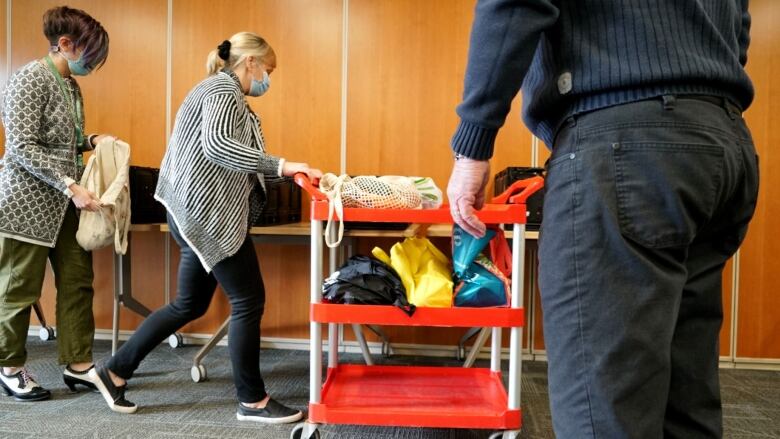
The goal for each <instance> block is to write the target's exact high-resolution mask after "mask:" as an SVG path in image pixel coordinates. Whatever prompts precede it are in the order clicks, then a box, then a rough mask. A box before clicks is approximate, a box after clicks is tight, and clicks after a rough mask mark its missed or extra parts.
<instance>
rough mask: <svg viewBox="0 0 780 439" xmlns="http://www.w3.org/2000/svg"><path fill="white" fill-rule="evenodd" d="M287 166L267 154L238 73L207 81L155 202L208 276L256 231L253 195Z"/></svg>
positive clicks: (178, 131) (181, 115)
mask: <svg viewBox="0 0 780 439" xmlns="http://www.w3.org/2000/svg"><path fill="white" fill-rule="evenodd" d="M282 160H283V159H279V158H277V157H273V156H271V155H268V154H266V153H265V147H264V140H263V133H262V129H261V128H260V120H259V119H258V118H257V116H256V115H255V114H254V113H253V112H252V110H251V109H250V108H249V106H248V105H247V103H246V98H245V97H244V93H243V92H242V90H241V86H240V83H239V82H238V77H237V76H236V75H235V74H234V73H233V72H230V71H224V72H220V73H217V74H216V75H213V76H210V77H208V78H206V79H205V80H203V81H202V82H201V83H200V84H198V85H197V86H195V88H194V89H192V90H191V91H190V93H189V94H188V95H187V97H186V98H185V99H184V103H182V105H181V108H179V112H178V113H177V115H176V122H175V124H174V127H173V134H172V136H171V140H170V143H169V144H168V149H167V151H166V152H165V157H164V158H163V162H162V167H161V169H160V179H159V181H158V183H157V190H156V193H155V198H156V199H157V200H159V201H160V202H161V203H162V204H163V205H164V206H165V207H166V209H167V210H168V212H169V213H170V214H171V216H172V217H173V219H174V221H175V222H176V226H177V227H178V229H179V232H181V235H182V237H183V238H184V239H185V241H187V244H188V245H189V246H190V247H191V248H192V249H193V251H194V252H195V253H196V254H197V255H198V258H200V261H201V263H202V264H203V267H204V268H205V269H206V271H207V272H210V271H211V269H212V268H213V267H214V265H216V264H217V263H218V262H219V261H221V260H223V259H225V258H228V257H230V256H232V255H234V254H236V252H238V249H239V248H240V247H241V244H242V243H243V242H244V239H245V238H246V235H247V231H248V228H249V195H250V192H251V191H252V189H253V187H254V185H255V183H256V182H257V180H258V178H259V179H260V182H261V183H263V175H264V174H268V175H277V174H279V173H280V170H281V164H282V163H283V162H282Z"/></svg>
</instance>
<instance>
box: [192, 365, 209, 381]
mask: <svg viewBox="0 0 780 439" xmlns="http://www.w3.org/2000/svg"><path fill="white" fill-rule="evenodd" d="M190 376H191V377H192V381H195V382H196V383H202V382H204V381H206V379H208V374H207V373H206V366H204V365H202V364H198V365H197V366H192V368H191V369H190Z"/></svg>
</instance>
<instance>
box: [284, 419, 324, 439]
mask: <svg viewBox="0 0 780 439" xmlns="http://www.w3.org/2000/svg"><path fill="white" fill-rule="evenodd" d="M312 429H313V430H312ZM304 430H308V431H309V433H308V436H304V434H307V433H306V431H304ZM290 439H320V431H319V430H317V427H315V426H314V425H311V424H310V425H307V424H306V423H305V422H303V423H300V424H298V425H296V426H295V427H293V430H292V432H291V433H290Z"/></svg>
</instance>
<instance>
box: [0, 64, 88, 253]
mask: <svg viewBox="0 0 780 439" xmlns="http://www.w3.org/2000/svg"><path fill="white" fill-rule="evenodd" d="M64 79H65V84H66V87H67V88H68V91H69V93H70V94H71V100H72V99H74V98H75V99H78V100H79V101H81V99H82V97H81V89H80V88H79V86H78V84H77V83H76V81H75V80H73V79H72V78H64ZM2 118H3V125H4V126H5V137H6V143H5V156H4V157H3V160H2V163H0V164H2V165H3V166H2V168H0V236H2V237H8V238H12V239H16V240H19V241H24V242H29V243H33V244H38V245H43V246H47V247H54V244H55V243H56V242H57V236H58V234H59V231H60V227H61V226H62V221H63V218H64V217H65V211H66V209H67V208H68V204H69V203H70V200H69V199H68V197H67V196H66V195H65V193H64V191H65V189H66V188H67V186H66V183H65V181H66V180H67V179H73V180H75V181H78V180H79V176H80V174H81V171H82V169H81V168H80V166H78V164H77V163H76V157H77V154H78V151H82V150H85V149H89V141H88V140H85V141H84V144H83V145H78V146H77V145H76V139H77V135H76V129H75V127H74V124H73V116H72V110H71V103H70V102H68V100H66V99H65V97H64V96H63V95H62V92H61V90H60V88H59V85H58V83H57V80H56V78H55V77H54V75H53V74H52V72H51V71H50V70H49V68H48V67H47V66H46V65H44V64H42V62H41V61H37V60H36V61H32V62H30V63H28V64H26V65H25V66H23V67H22V68H21V69H19V70H17V71H16V72H15V73H14V74H13V75H12V76H11V78H10V79H9V80H8V85H7V86H6V89H5V93H4V95H3V105H2ZM82 119H83V118H82ZM82 129H83V127H82ZM87 138H88V137H87Z"/></svg>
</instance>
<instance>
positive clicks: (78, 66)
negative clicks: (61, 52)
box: [66, 56, 92, 76]
mask: <svg viewBox="0 0 780 439" xmlns="http://www.w3.org/2000/svg"><path fill="white" fill-rule="evenodd" d="M66 59H67V58H66ZM68 69H70V73H71V74H72V75H76V76H86V75H89V74H90V73H91V72H92V69H89V68H87V67H86V66H84V57H83V56H80V57H79V59H77V60H76V61H71V60H69V59H68Z"/></svg>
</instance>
